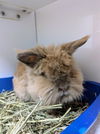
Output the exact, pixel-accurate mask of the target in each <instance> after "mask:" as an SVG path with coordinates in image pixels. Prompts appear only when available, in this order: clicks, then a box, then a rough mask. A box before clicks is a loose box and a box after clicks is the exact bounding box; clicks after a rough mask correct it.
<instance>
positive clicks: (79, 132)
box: [0, 77, 100, 134]
mask: <svg viewBox="0 0 100 134" xmlns="http://www.w3.org/2000/svg"><path fill="white" fill-rule="evenodd" d="M12 79H13V77H9V78H3V79H2V78H0V92H1V93H2V92H4V91H7V90H8V91H10V90H13V83H12ZM84 88H85V91H84V96H83V98H82V100H83V101H85V102H88V103H89V104H90V106H89V107H88V108H87V109H86V110H85V112H83V113H82V114H81V115H80V116H79V117H78V118H77V119H76V120H75V121H73V122H72V123H71V125H69V126H68V127H67V128H66V129H65V130H64V131H62V132H61V134H85V133H86V132H87V131H88V130H89V129H90V127H91V126H92V125H93V123H94V122H95V120H96V118H97V116H98V114H99V113H100V83H96V82H92V81H86V82H84Z"/></svg>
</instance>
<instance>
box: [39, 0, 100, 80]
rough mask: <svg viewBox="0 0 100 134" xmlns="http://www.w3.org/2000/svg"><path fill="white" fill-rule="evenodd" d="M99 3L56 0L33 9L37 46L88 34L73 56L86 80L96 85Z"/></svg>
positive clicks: (99, 56)
mask: <svg viewBox="0 0 100 134" xmlns="http://www.w3.org/2000/svg"><path fill="white" fill-rule="evenodd" d="M99 4H100V1H98V0H96V1H94V0H88V1H86V0H84V1H79V0H76V1H74V0H70V1H69V0H58V1H57V2H55V3H54V4H51V5H48V6H46V7H44V8H41V9H39V10H37V31H38V44H45V45H48V44H52V43H55V44H60V43H64V42H68V41H72V40H76V39H78V38H80V37H82V36H84V35H87V34H90V35H91V38H90V39H89V40H88V42H87V43H86V45H84V46H83V47H81V48H80V49H79V50H78V51H77V52H76V53H75V57H76V60H77V61H78V63H79V65H80V67H81V70H82V71H83V73H84V77H85V79H86V80H93V81H97V82H100V72H99V69H100V52H99V50H100V45H99V43H100V39H99V38H100V37H99V35H100V33H98V32H97V31H98V30H99V31H100V15H96V14H97V12H99V13H100V8H98V5H99Z"/></svg>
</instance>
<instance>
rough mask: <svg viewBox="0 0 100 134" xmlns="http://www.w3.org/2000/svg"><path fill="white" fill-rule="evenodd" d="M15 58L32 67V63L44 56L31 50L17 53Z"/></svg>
mask: <svg viewBox="0 0 100 134" xmlns="http://www.w3.org/2000/svg"><path fill="white" fill-rule="evenodd" d="M17 58H18V60H19V61H21V62H23V63H25V64H26V65H28V66H30V67H34V65H35V64H37V62H39V61H40V60H41V59H42V58H44V57H42V56H41V55H38V54H34V53H33V52H23V53H19V54H18V55H17Z"/></svg>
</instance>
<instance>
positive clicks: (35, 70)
mask: <svg viewBox="0 0 100 134" xmlns="http://www.w3.org/2000/svg"><path fill="white" fill-rule="evenodd" d="M88 38H89V36H85V37H84V38H82V39H80V40H76V41H73V42H70V43H67V44H63V45H61V46H48V47H43V46H37V47H35V48H33V49H30V50H28V51H25V52H22V53H19V54H18V60H19V61H21V62H22V63H24V64H25V65H27V67H28V68H29V69H28V70H29V71H30V76H31V80H32V74H33V79H34V80H33V81H36V80H35V79H38V81H36V83H35V82H33V84H34V85H36V86H35V88H36V87H37V86H39V85H40V87H39V89H40V88H41V89H40V90H41V91H40V94H42V92H45V93H46V95H47V96H49V99H48V100H50V101H49V103H48V104H55V103H57V102H59V101H61V103H64V102H66V101H72V100H73V99H74V98H78V97H79V96H80V95H82V92H83V87H82V82H83V77H82V75H81V72H80V71H79V69H78V68H77V67H76V65H75V62H74V60H73V57H72V54H73V53H74V51H75V50H76V49H77V48H78V47H80V46H82V45H83V44H84V43H85V42H86V41H87V40H88ZM34 76H35V77H34ZM39 82H40V83H39ZM47 83H48V84H47ZM31 84H32V82H31ZM49 85H51V88H50V86H49ZM46 87H49V88H50V89H48V88H46ZM42 88H44V89H42ZM45 89H47V91H43V90H45ZM50 91H52V93H51V92H50ZM47 93H48V94H47ZM40 96H41V95H40ZM46 98H48V97H46ZM66 98H67V99H66ZM48 100H47V99H46V101H47V102H48ZM52 101H53V102H52ZM45 103H46V102H45Z"/></svg>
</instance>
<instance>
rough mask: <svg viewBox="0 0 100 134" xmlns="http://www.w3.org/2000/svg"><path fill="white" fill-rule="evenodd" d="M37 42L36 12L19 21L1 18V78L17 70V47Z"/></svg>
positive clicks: (21, 47)
mask: <svg viewBox="0 0 100 134" xmlns="http://www.w3.org/2000/svg"><path fill="white" fill-rule="evenodd" d="M34 44H35V24H34V13H32V14H30V15H28V17H26V18H23V19H22V20H19V21H13V20H7V19H0V78H3V77H4V78H5V77H9V76H12V75H13V74H14V72H15V65H16V64H15V63H16V60H17V59H16V49H26V48H32V47H33V45H34Z"/></svg>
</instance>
